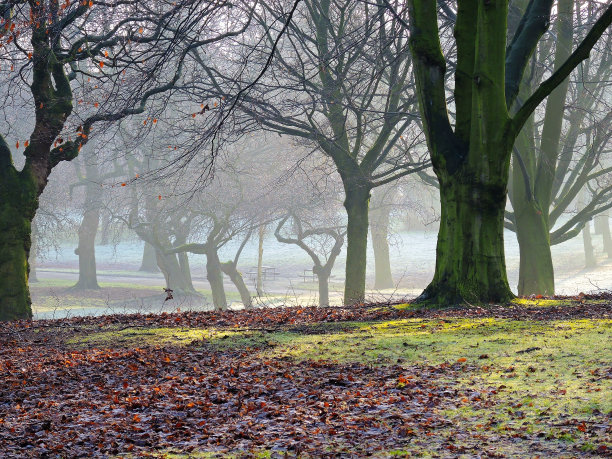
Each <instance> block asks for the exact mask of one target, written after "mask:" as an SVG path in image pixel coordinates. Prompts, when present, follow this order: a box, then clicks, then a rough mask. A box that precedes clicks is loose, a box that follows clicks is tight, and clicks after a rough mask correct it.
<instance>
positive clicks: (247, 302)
mask: <svg viewBox="0 0 612 459" xmlns="http://www.w3.org/2000/svg"><path fill="white" fill-rule="evenodd" d="M221 270H222V271H223V273H225V274H226V275H227V276H228V277H229V278H230V279H231V281H232V283H233V284H234V285H235V286H236V288H237V289H238V293H240V299H241V300H242V304H243V305H244V308H245V309H252V308H253V301H252V299H251V292H249V289H248V288H247V286H246V284H245V283H244V279H243V278H242V274H240V271H238V269H236V266H235V265H234V263H233V262H231V261H227V262H225V263H221Z"/></svg>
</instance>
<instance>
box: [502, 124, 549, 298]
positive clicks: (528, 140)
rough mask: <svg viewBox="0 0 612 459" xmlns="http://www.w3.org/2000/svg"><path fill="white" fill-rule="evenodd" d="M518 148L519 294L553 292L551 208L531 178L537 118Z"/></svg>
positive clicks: (514, 188)
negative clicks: (538, 195) (545, 205)
mask: <svg viewBox="0 0 612 459" xmlns="http://www.w3.org/2000/svg"><path fill="white" fill-rule="evenodd" d="M514 148H515V154H514V161H513V168H512V183H513V185H512V199H511V201H512V208H513V209H514V222H515V231H516V237H517V240H518V243H519V251H520V264H519V282H518V286H517V290H518V294H519V295H521V296H523V295H532V294H535V295H553V294H554V291H555V276H554V268H553V262H552V253H551V250H550V236H549V232H550V231H549V226H548V218H547V216H548V211H547V209H546V208H542V207H541V205H540V202H539V201H538V200H537V199H536V198H535V193H534V189H533V180H532V179H531V177H535V175H536V156H535V151H536V147H535V139H534V123H533V117H530V118H529V120H528V121H527V122H526V123H525V127H524V128H523V130H522V131H521V133H520V134H519V136H518V138H517V140H516V142H515V144H514Z"/></svg>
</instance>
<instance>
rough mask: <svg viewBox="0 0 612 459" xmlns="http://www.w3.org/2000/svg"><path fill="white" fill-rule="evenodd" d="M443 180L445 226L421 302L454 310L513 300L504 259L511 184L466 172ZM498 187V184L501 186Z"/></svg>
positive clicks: (442, 228)
mask: <svg viewBox="0 0 612 459" xmlns="http://www.w3.org/2000/svg"><path fill="white" fill-rule="evenodd" d="M438 178H439V179H440V203H441V220H440V230H439V233H438V245H437V249H436V270H435V274H434V278H433V281H432V282H431V284H430V285H429V286H428V287H427V288H426V289H425V291H424V292H423V293H422V295H421V296H420V297H419V299H420V300H423V301H428V302H430V301H431V302H432V303H434V304H436V305H441V306H450V305H456V304H463V303H465V302H468V303H469V302H505V301H507V300H509V299H511V298H512V297H513V295H512V292H511V291H510V287H509V285H508V280H507V277H506V263H505V259H504V232H503V229H504V225H503V222H504V208H505V205H506V187H505V186H504V185H505V182H503V181H502V180H498V181H497V182H495V181H493V180H488V181H487V182H486V183H485V184H480V186H479V185H478V181H479V179H480V174H476V173H474V172H471V171H469V169H468V168H467V167H466V166H464V167H463V168H462V170H460V171H457V172H456V173H455V174H454V175H453V176H452V177H448V176H446V177H440V175H439V177H438ZM496 183H497V184H496Z"/></svg>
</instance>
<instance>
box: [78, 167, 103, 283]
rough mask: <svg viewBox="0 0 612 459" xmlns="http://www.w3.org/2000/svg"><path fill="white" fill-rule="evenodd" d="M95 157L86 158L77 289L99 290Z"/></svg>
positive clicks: (100, 203) (98, 207)
mask: <svg viewBox="0 0 612 459" xmlns="http://www.w3.org/2000/svg"><path fill="white" fill-rule="evenodd" d="M92 161H95V159H93V158H87V157H86V158H85V174H86V175H85V177H86V180H87V186H86V187H85V203H84V213H83V220H82V221H81V226H79V246H78V248H77V249H76V250H75V251H74V253H76V254H77V255H78V256H79V280H78V282H77V283H76V285H75V286H74V287H73V289H75V290H97V289H99V288H100V286H99V285H98V278H97V272H96V235H97V234H98V227H99V225H100V209H101V207H102V202H101V200H100V189H99V188H98V187H96V186H95V185H94V184H95V183H97V182H98V177H99V173H98V167H97V165H96V164H94V163H93V162H92Z"/></svg>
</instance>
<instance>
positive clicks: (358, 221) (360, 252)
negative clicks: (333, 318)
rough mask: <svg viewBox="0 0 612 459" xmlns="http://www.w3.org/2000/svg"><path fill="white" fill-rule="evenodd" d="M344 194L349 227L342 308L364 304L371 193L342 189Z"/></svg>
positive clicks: (364, 187)
mask: <svg viewBox="0 0 612 459" xmlns="http://www.w3.org/2000/svg"><path fill="white" fill-rule="evenodd" d="M345 193H346V198H345V200H344V208H345V209H346V213H347V215H348V223H347V247H346V279H345V284H344V304H345V305H346V306H349V305H352V304H356V303H363V301H364V300H365V281H366V257H367V248H368V205H369V201H370V189H369V188H368V187H366V186H362V187H347V186H346V185H345Z"/></svg>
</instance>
